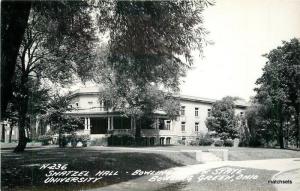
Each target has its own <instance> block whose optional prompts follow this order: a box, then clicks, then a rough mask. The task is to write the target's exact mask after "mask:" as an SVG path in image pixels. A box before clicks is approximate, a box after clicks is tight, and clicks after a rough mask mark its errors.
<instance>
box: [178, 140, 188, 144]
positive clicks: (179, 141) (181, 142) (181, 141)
mask: <svg viewBox="0 0 300 191" xmlns="http://www.w3.org/2000/svg"><path fill="white" fill-rule="evenodd" d="M177 142H178V144H180V145H185V142H186V140H178V141H177Z"/></svg>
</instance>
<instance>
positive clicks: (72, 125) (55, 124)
mask: <svg viewBox="0 0 300 191" xmlns="http://www.w3.org/2000/svg"><path fill="white" fill-rule="evenodd" d="M69 105H70V98H69V96H68V95H66V96H60V95H54V97H53V98H52V99H51V101H50V103H49V105H48V112H47V113H46V114H45V115H44V116H43V119H44V120H46V121H48V122H49V123H50V126H51V129H52V131H54V132H56V133H65V132H68V133H70V132H74V131H75V130H78V129H83V128H84V127H83V121H82V120H81V119H80V117H75V116H71V115H67V114H66V112H67V111H68V110H70V108H69V107H68V106H69Z"/></svg>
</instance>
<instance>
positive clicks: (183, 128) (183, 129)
mask: <svg viewBox="0 0 300 191" xmlns="http://www.w3.org/2000/svg"><path fill="white" fill-rule="evenodd" d="M181 131H185V122H181Z"/></svg>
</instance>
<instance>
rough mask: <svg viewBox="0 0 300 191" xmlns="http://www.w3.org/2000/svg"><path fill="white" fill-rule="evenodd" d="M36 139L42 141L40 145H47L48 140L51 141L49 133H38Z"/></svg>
mask: <svg viewBox="0 0 300 191" xmlns="http://www.w3.org/2000/svg"><path fill="white" fill-rule="evenodd" d="M37 141H39V142H42V145H49V142H50V141H52V136H51V135H40V136H39V137H38V139H37Z"/></svg>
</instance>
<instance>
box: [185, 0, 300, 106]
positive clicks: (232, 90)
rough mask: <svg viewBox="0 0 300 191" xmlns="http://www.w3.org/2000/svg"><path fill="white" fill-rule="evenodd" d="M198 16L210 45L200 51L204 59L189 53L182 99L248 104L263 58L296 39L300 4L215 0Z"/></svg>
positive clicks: (292, 1) (298, 0)
mask: <svg viewBox="0 0 300 191" xmlns="http://www.w3.org/2000/svg"><path fill="white" fill-rule="evenodd" d="M203 16H204V20H205V23H204V26H205V28H206V29H207V30H208V31H209V32H210V34H209V35H208V40H211V41H213V43H214V44H213V45H209V46H207V47H205V49H204V58H201V57H199V56H198V54H197V53H195V54H194V65H193V69H192V70H190V71H188V72H187V76H186V77H185V78H184V79H183V80H184V81H185V82H184V83H182V85H181V94H184V95H190V96H199V97H206V98H214V99H221V98H222V97H224V96H238V97H241V98H243V99H245V100H249V98H250V97H251V96H253V95H255V92H254V91H253V89H254V87H255V81H256V80H257V78H259V77H260V76H261V75H262V68H263V67H264V65H265V63H266V59H265V58H264V57H262V55H263V54H265V53H268V52H269V51H270V50H272V49H274V48H276V47H278V46H280V45H281V42H282V40H285V41H288V40H290V39H291V38H294V37H296V38H300V0H216V4H215V5H214V6H211V7H209V8H207V9H206V10H205V11H204V15H203Z"/></svg>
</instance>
